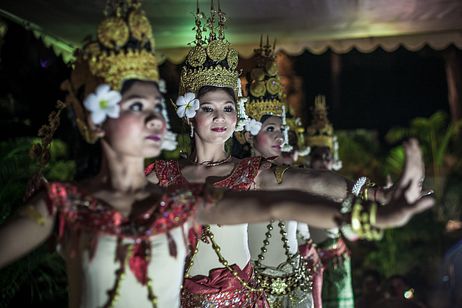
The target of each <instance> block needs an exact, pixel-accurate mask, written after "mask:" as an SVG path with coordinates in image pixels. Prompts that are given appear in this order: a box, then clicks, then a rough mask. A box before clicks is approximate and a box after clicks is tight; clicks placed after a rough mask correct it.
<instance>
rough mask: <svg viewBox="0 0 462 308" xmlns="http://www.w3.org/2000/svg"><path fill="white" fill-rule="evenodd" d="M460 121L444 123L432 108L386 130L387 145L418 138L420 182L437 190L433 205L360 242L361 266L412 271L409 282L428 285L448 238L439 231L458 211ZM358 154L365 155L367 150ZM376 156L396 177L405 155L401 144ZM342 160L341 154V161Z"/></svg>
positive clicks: (461, 180)
mask: <svg viewBox="0 0 462 308" xmlns="http://www.w3.org/2000/svg"><path fill="white" fill-rule="evenodd" d="M461 126H462V121H457V122H452V123H449V122H448V117H447V115H446V114H444V113H443V112H437V113H435V114H434V115H432V116H431V117H429V118H416V119H414V120H413V121H412V122H411V124H410V126H409V127H407V128H394V129H392V130H390V131H389V132H388V134H387V135H386V139H387V140H388V141H389V142H390V143H392V144H397V143H399V142H401V141H402V140H403V139H404V138H407V137H416V138H417V139H418V140H419V142H420V145H421V148H422V151H423V154H424V160H425V164H426V183H425V184H424V185H425V186H426V187H431V188H433V189H434V190H435V191H436V192H437V197H438V201H437V206H435V208H434V209H432V210H430V211H427V212H425V213H423V214H419V215H417V216H415V217H413V219H412V220H411V222H410V223H408V224H407V225H406V226H404V227H402V228H399V229H392V230H387V231H386V232H385V235H384V238H383V239H382V240H381V241H379V242H376V243H365V242H362V243H360V244H359V245H358V251H361V252H362V253H361V256H359V255H358V258H362V260H361V263H360V264H361V265H363V266H365V267H369V268H374V269H376V270H378V271H379V272H380V273H381V274H382V275H383V276H384V277H387V276H390V275H394V274H403V275H408V274H410V273H417V277H418V278H419V280H418V281H414V284H423V285H425V284H426V287H430V285H431V283H432V282H433V281H432V280H433V279H434V275H435V273H436V268H435V266H436V265H437V264H439V261H440V260H441V258H442V256H443V254H444V252H445V251H446V249H447V248H448V247H449V246H450V245H451V241H452V239H451V238H450V236H448V234H447V233H446V232H445V223H446V221H447V220H448V219H450V218H452V219H460V218H461V214H462V210H461V206H460V205H461V204H462V191H461V189H460V187H462V168H461V167H462V160H461V159H460V154H461V153H462V147H461V145H462V144H461V143H460V139H458V138H460V135H459V131H460V128H461ZM363 154H364V155H369V153H368V152H363ZM342 158H343V157H342ZM364 160H365V161H367V160H368V159H367V158H365V159H364ZM380 160H381V161H382V163H379V165H381V166H382V168H381V169H382V170H383V171H384V172H385V173H387V174H390V175H392V177H393V178H394V179H397V178H398V176H399V174H400V172H401V169H402V167H403V165H404V160H405V155H404V150H403V147H402V146H401V145H399V146H396V147H393V148H392V149H391V150H390V151H389V153H388V155H387V156H384V157H383V158H381V159H380ZM348 163H349V161H348V160H346V159H344V164H348ZM358 276H359V275H357V273H356V277H358ZM414 278H415V277H414Z"/></svg>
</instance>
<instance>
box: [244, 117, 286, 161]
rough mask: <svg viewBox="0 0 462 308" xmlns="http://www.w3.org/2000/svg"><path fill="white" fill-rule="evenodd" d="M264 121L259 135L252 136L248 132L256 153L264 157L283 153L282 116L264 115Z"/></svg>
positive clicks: (247, 134)
mask: <svg viewBox="0 0 462 308" xmlns="http://www.w3.org/2000/svg"><path fill="white" fill-rule="evenodd" d="M263 120H264V121H263V123H262V127H261V129H260V131H259V132H258V135H256V136H251V135H250V134H249V133H246V136H247V140H248V141H249V142H250V144H251V146H252V148H253V149H254V151H255V154H256V155H258V156H263V157H274V156H280V155H281V146H282V143H283V135H282V130H281V118H280V117H276V116H266V119H265V116H264V117H263Z"/></svg>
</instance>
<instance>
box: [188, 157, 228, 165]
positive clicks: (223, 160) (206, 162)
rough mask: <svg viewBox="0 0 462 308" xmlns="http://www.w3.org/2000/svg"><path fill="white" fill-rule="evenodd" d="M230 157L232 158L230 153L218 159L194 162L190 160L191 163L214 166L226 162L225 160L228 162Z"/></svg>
mask: <svg viewBox="0 0 462 308" xmlns="http://www.w3.org/2000/svg"><path fill="white" fill-rule="evenodd" d="M231 158H232V157H231V155H228V157H226V158H225V159H222V160H219V161H211V160H206V161H203V162H200V163H198V162H195V161H192V160H191V162H192V163H193V164H195V165H199V166H205V167H215V166H219V165H223V164H226V163H227V162H229V161H230V160H231Z"/></svg>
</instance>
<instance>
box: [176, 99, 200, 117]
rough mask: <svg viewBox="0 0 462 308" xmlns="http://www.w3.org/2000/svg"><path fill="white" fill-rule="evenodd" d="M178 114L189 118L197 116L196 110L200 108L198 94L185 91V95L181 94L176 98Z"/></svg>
mask: <svg viewBox="0 0 462 308" xmlns="http://www.w3.org/2000/svg"><path fill="white" fill-rule="evenodd" d="M176 106H177V107H178V109H177V110H176V114H177V115H178V116H179V117H180V118H183V117H187V118H188V119H190V118H194V117H195V116H196V111H197V109H199V100H198V99H197V98H196V95H195V94H194V93H192V92H188V93H185V95H183V96H179V97H178V99H177V100H176Z"/></svg>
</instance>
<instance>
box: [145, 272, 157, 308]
mask: <svg viewBox="0 0 462 308" xmlns="http://www.w3.org/2000/svg"><path fill="white" fill-rule="evenodd" d="M146 286H147V288H148V299H149V301H150V302H151V304H152V307H153V308H157V296H156V295H155V294H154V288H153V286H152V279H151V278H148V282H147V283H146Z"/></svg>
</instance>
